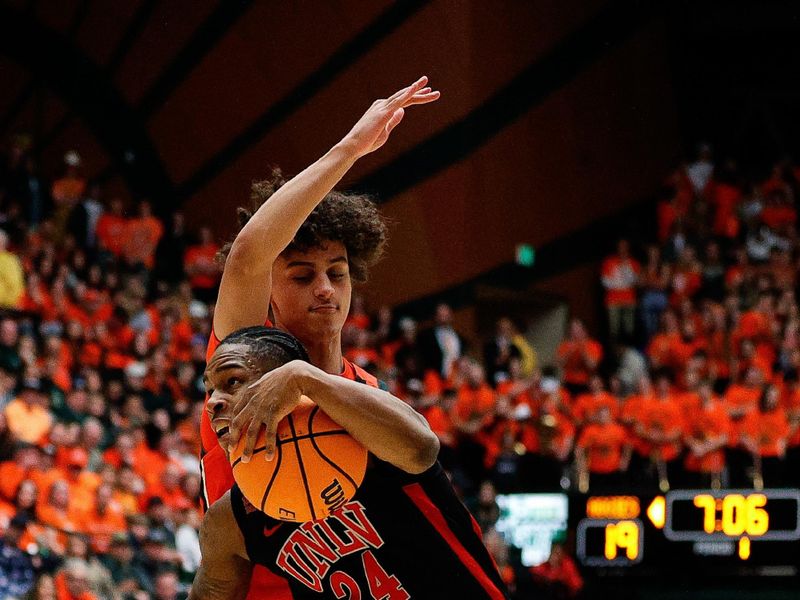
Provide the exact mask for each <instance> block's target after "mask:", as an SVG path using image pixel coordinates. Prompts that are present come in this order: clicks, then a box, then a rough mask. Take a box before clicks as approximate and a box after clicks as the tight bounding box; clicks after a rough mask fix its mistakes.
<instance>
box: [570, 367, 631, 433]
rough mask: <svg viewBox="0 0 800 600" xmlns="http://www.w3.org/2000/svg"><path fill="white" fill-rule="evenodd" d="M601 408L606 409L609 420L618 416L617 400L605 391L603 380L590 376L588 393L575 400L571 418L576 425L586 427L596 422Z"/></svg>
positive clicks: (618, 406) (598, 376)
mask: <svg viewBox="0 0 800 600" xmlns="http://www.w3.org/2000/svg"><path fill="white" fill-rule="evenodd" d="M601 408H608V411H609V413H610V414H611V419H612V420H616V419H618V418H619V414H620V401H619V399H618V398H617V397H616V396H614V395H613V394H610V393H609V392H607V391H606V390H605V386H604V384H603V378H602V377H600V375H597V374H595V375H592V378H591V379H590V380H589V392H588V393H586V394H581V395H580V396H578V397H577V398H575V403H574V404H573V407H572V416H573V418H574V419H575V424H576V425H587V424H590V423H595V422H597V418H598V414H599V412H600V409H601Z"/></svg>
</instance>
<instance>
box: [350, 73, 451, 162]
mask: <svg viewBox="0 0 800 600" xmlns="http://www.w3.org/2000/svg"><path fill="white" fill-rule="evenodd" d="M427 83H428V78H427V77H420V78H419V79H418V80H417V81H416V82H414V83H412V84H411V85H410V86H408V87H405V88H403V89H402V90H399V91H397V92H395V93H394V94H393V95H392V96H390V97H389V98H382V99H380V100H376V101H375V102H373V103H372V106H370V107H369V110H367V112H365V113H364V115H363V116H362V117H361V118H360V119H359V120H358V123H356V124H355V125H354V126H353V128H352V129H351V130H350V132H349V133H348V134H347V135H346V136H345V137H344V139H343V140H342V142H343V143H344V144H347V145H350V146H351V147H352V149H353V151H354V152H355V154H356V156H357V157H359V158H360V157H361V156H364V155H365V154H369V153H370V152H374V151H375V150H377V149H378V148H380V147H381V146H383V145H384V144H385V143H386V140H388V139H389V134H390V133H391V132H392V129H394V128H395V127H397V125H398V124H399V123H400V121H402V120H403V116H404V115H405V109H406V107H409V106H413V105H415V104H428V103H429V102H434V101H435V100H437V99H438V98H439V95H440V94H439V92H438V91H433V90H432V89H431V88H430V87H427Z"/></svg>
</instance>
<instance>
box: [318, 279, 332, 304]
mask: <svg viewBox="0 0 800 600" xmlns="http://www.w3.org/2000/svg"><path fill="white" fill-rule="evenodd" d="M332 294H333V284H332V283H331V280H330V277H328V276H327V275H323V276H322V277H320V278H319V279H318V280H317V285H316V286H315V287H314V295H315V296H316V297H317V298H321V299H323V300H327V299H329V298H330V297H331V295H332Z"/></svg>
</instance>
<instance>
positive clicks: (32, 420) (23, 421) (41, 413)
mask: <svg viewBox="0 0 800 600" xmlns="http://www.w3.org/2000/svg"><path fill="white" fill-rule="evenodd" d="M5 414H6V422H7V424H8V430H9V431H10V432H11V433H13V434H14V437H15V438H17V439H18V440H20V441H23V442H28V443H29V444H38V443H40V442H42V441H43V440H44V439H45V438H46V437H47V435H48V434H49V433H50V429H51V428H52V427H53V415H52V414H51V413H50V411H49V410H47V409H46V408H44V407H42V406H33V407H30V406H28V405H27V404H25V402H23V401H22V400H20V399H19V398H15V399H14V400H12V401H11V402H9V403H8V405H7V406H6V410H5Z"/></svg>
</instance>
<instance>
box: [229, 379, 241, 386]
mask: <svg viewBox="0 0 800 600" xmlns="http://www.w3.org/2000/svg"><path fill="white" fill-rule="evenodd" d="M240 383H242V380H241V379H239V378H238V377H229V378H228V387H235V386H237V385H239V384H240Z"/></svg>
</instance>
